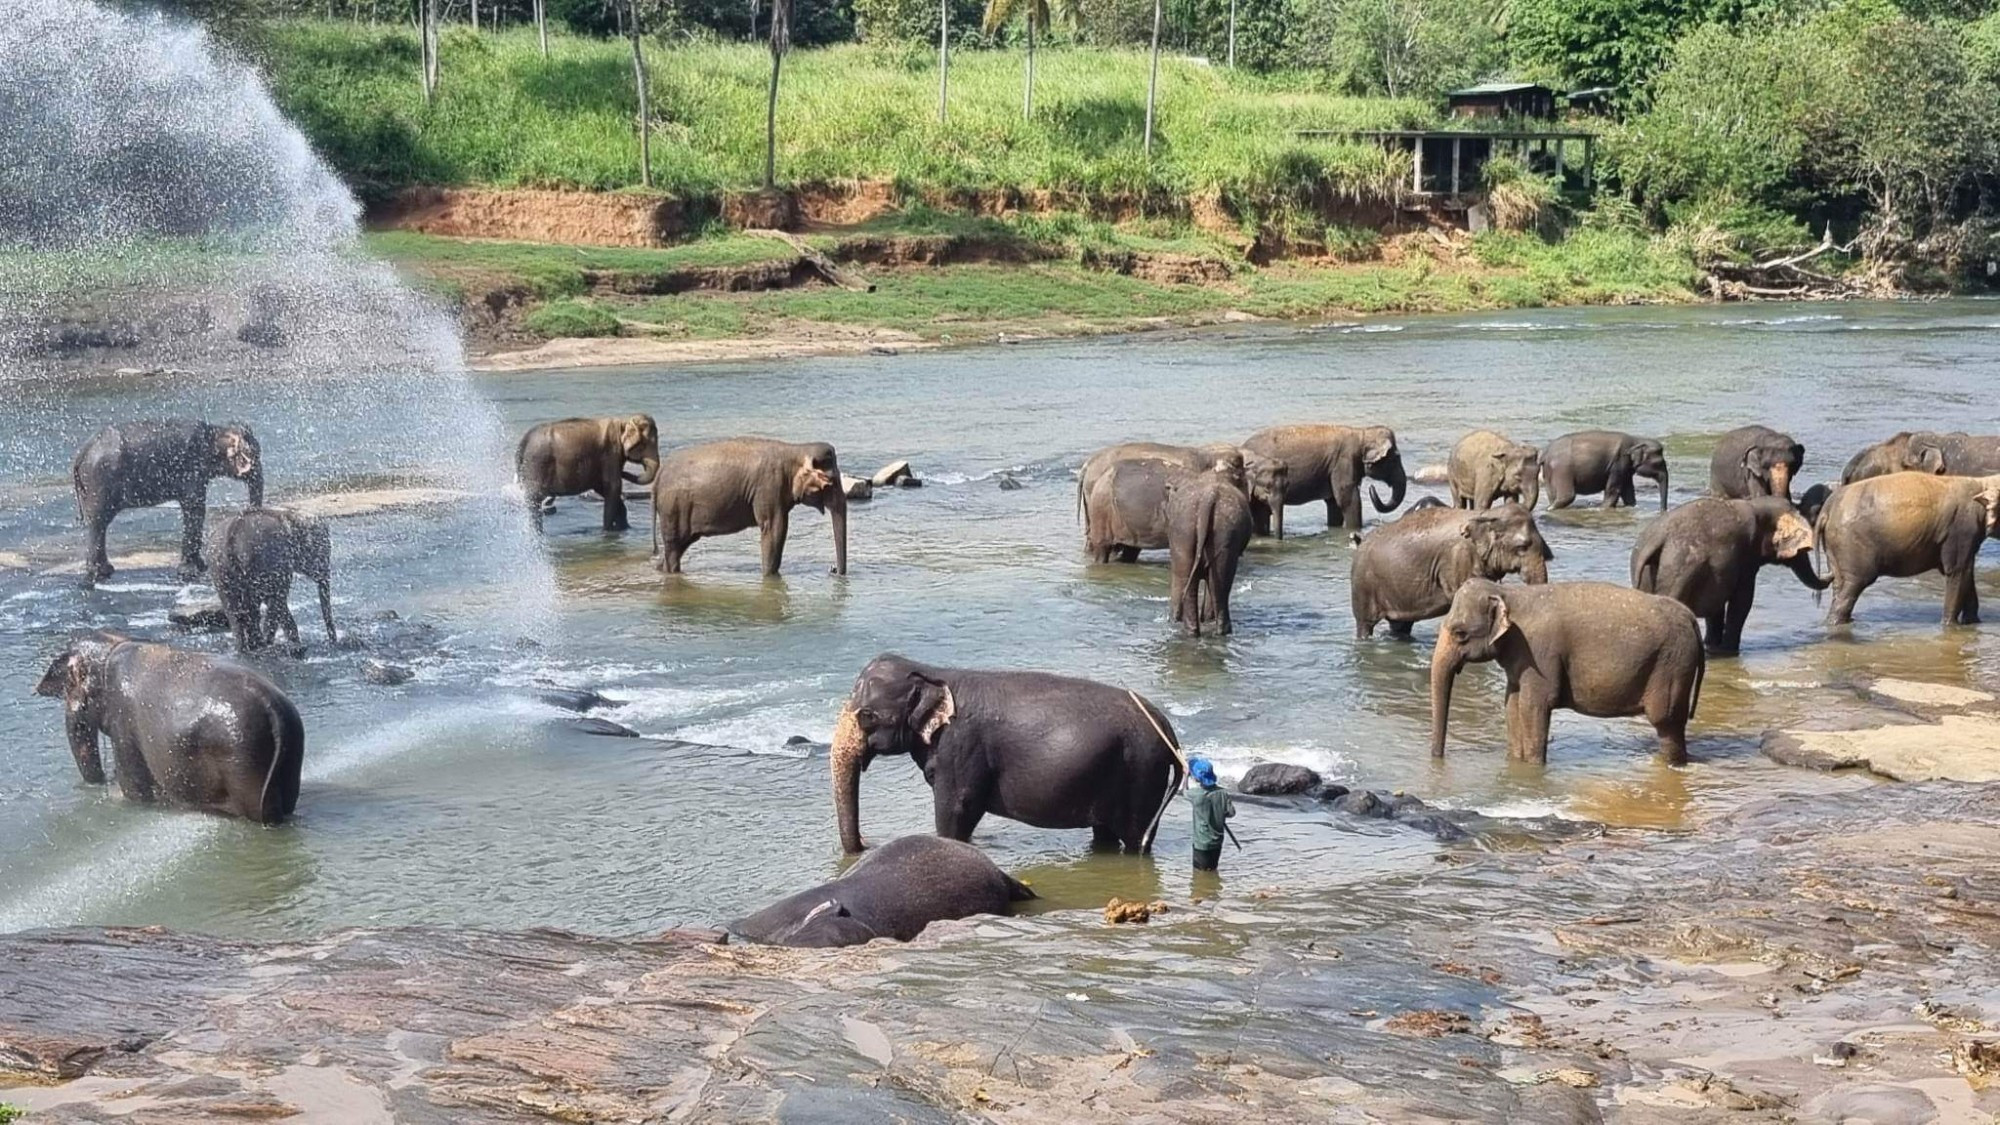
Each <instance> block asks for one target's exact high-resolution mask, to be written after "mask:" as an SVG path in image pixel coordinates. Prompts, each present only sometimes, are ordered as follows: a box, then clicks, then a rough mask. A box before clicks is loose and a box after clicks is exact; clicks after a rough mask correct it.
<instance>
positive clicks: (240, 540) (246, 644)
mask: <svg viewBox="0 0 2000 1125" xmlns="http://www.w3.org/2000/svg"><path fill="white" fill-rule="evenodd" d="M209 554H210V556H211V557H213V558H214V560H215V565H214V567H213V569H211V571H210V572H209V578H210V580H211V581H213V582H214V583H215V592H216V593H217V594H219V595H221V598H222V612H223V615H224V616H226V617H228V618H229V628H230V631H231V632H232V633H233V634H235V637H236V649H237V651H238V652H247V651H249V650H251V649H255V648H263V647H264V646H266V645H268V644H270V643H271V641H272V640H273V639H274V638H275V637H276V636H277V635H278V630H279V628H280V627H282V628H283V629H284V630H285V635H286V636H287V637H289V638H290V639H291V642H292V643H293V644H297V643H298V641H299V623H298V621H297V620H296V619H295V618H293V617H292V609H291V605H290V602H291V597H292V575H294V574H303V575H305V576H306V577H307V578H310V579H312V580H313V583H314V584H315V585H316V586H318V587H319V615H320V620H322V621H324V622H325V623H326V639H327V643H328V644H338V643H339V642H340V633H339V632H338V631H337V630H335V629H334V627H333V589H332V584H333V544H332V539H331V537H330V536H328V534H327V530H326V524H324V523H322V522H320V521H319V520H317V519H314V518H313V517H311V516H308V515H305V514H304V513H302V512H294V511H291V510H290V509H287V508H252V509H250V510H249V511H247V512H242V513H239V514H237V515H234V516H230V517H229V518H228V519H225V520H223V521H222V523H221V525H220V526H218V527H217V528H216V531H215V534H214V536H213V537H212V538H211V540H210V543H209Z"/></svg>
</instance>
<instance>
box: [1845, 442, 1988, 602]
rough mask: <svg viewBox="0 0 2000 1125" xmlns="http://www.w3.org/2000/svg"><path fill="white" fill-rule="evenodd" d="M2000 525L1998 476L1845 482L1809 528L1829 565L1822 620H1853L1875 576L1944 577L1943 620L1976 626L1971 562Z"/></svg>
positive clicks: (1905, 477)
mask: <svg viewBox="0 0 2000 1125" xmlns="http://www.w3.org/2000/svg"><path fill="white" fill-rule="evenodd" d="M1996 527H2000V475H1996V476H1987V477H1940V476H1932V475H1931V474H1929V473H1910V472H1905V473H1890V474H1889V475H1888V476H1882V477H1869V478H1867V479H1865V480H1858V481H1855V482H1854V483H1853V484H1843V485H1841V486H1840V487H1839V488H1836V489H1834V490H1833V495H1832V496H1830V497H1829V498H1828V499H1827V502H1826V506H1825V507H1824V508H1822V509H1821V510H1820V514H1819V520H1818V522H1817V525H1816V526H1815V527H1814V529H1813V530H1814V532H1815V534H1816V535H1817V537H1818V539H1819V543H1820V546H1821V548H1822V550H1824V551H1825V553H1826V559H1827V565H1828V566H1829V567H1830V568H1831V570H1832V572H1833V573H1832V584H1833V604H1832V606H1831V607H1830V608H1829V609H1828V610H1827V616H1826V619H1827V623H1828V624H1830V625H1845V624H1847V623H1848V622H1850V621H1853V620H1854V603H1855V602H1856V601H1857V600H1858V599H1859V598H1860V597H1861V593H1862V591H1864V590H1866V589H1867V588H1868V587H1869V586H1871V585H1873V584H1874V582H1875V580H1876V579H1878V578H1912V577H1915V576H1916V575H1919V574H1927V573H1929V572H1930V571H1933V570H1935V571H1939V572H1941V573H1943V575H1944V623H1945V624H1946V625H1976V624H1978V623H1979V590H1978V587H1977V586H1976V585H1975V584H1974V582H1973V562H1974V560H1975V559H1977V558H1978V557H1979V547H1980V545H1981V544H1982V543H1984V542H1985V541H1986V539H1987V538H1988V537H1989V536H1991V535H1993V533H1994V530H1995V528H1996Z"/></svg>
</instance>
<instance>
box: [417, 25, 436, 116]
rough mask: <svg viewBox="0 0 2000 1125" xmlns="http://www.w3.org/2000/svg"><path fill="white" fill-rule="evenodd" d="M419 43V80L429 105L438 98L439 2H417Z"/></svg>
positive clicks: (425, 102) (425, 101) (426, 102)
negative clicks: (433, 99)
mask: <svg viewBox="0 0 2000 1125" xmlns="http://www.w3.org/2000/svg"><path fill="white" fill-rule="evenodd" d="M417 41H418V47H419V53H420V56H421V57H420V58H419V59H418V61H417V80H418V81H419V82H420V83H422V85H423V88H424V104H426V105H428V104H430V101H431V99H432V98H434V97H436V96H437V84H438V10H437V0H417Z"/></svg>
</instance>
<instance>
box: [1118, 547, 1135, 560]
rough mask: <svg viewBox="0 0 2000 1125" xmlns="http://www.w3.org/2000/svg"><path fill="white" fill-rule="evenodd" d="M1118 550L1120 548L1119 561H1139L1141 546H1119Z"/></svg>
mask: <svg viewBox="0 0 2000 1125" xmlns="http://www.w3.org/2000/svg"><path fill="white" fill-rule="evenodd" d="M1117 550H1118V561H1119V562H1122V563H1135V562H1138V561H1139V548H1137V547H1119V548H1118V549H1117Z"/></svg>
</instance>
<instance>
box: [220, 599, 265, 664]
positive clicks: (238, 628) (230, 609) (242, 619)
mask: <svg viewBox="0 0 2000 1125" xmlns="http://www.w3.org/2000/svg"><path fill="white" fill-rule="evenodd" d="M222 615H223V616H224V617H226V618H228V619H229V634H230V636H231V637H232V638H234V639H235V641H236V651H237V652H249V651H250V650H251V649H253V648H256V647H257V645H256V643H255V642H254V640H253V639H252V638H253V637H254V634H253V633H252V632H251V630H252V629H253V628H254V627H255V626H256V621H255V619H254V617H253V616H252V613H251V610H250V609H249V607H247V606H244V605H241V604H239V603H238V602H237V601H236V600H235V599H233V598H224V599H223V602H222Z"/></svg>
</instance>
